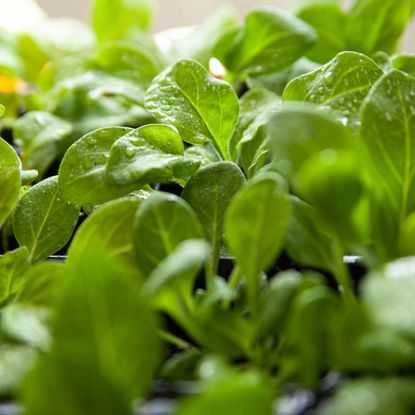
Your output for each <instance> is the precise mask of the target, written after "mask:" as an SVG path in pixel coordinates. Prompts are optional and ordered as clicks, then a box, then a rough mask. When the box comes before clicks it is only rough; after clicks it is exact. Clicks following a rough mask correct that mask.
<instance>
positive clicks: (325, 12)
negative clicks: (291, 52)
mask: <svg viewBox="0 0 415 415" xmlns="http://www.w3.org/2000/svg"><path fill="white" fill-rule="evenodd" d="M297 16H298V17H299V18H300V19H302V20H304V21H305V22H306V23H308V24H309V25H310V26H311V27H312V28H313V29H314V30H315V31H316V32H317V35H318V41H317V42H316V44H315V45H314V47H313V48H312V49H311V50H310V51H309V52H308V54H307V56H308V57H309V58H310V59H311V60H313V61H315V62H320V63H326V62H327V61H329V60H330V59H332V58H333V57H334V56H335V55H336V54H337V53H339V52H341V51H343V50H347V47H346V39H345V36H344V34H343V32H342V31H339V27H344V25H345V24H346V21H347V17H346V13H345V12H344V11H343V10H342V8H341V6H340V5H339V4H338V3H337V2H330V1H327V0H326V1H322V2H313V3H312V4H310V5H308V6H306V7H304V8H302V9H301V10H300V12H299V13H298V15H297Z"/></svg>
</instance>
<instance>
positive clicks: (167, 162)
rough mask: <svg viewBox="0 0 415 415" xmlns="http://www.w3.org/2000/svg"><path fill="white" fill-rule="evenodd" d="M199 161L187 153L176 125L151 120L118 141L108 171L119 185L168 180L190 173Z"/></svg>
mask: <svg viewBox="0 0 415 415" xmlns="http://www.w3.org/2000/svg"><path fill="white" fill-rule="evenodd" d="M199 165H200V163H199V161H195V160H194V159H192V158H190V157H185V156H184V148H183V141H182V139H181V137H180V135H179V134H178V133H177V131H176V130H175V129H174V128H172V127H170V126H168V125H161V124H150V125H146V126H144V127H141V128H138V129H137V130H133V131H131V132H129V133H128V134H126V135H124V136H123V137H121V138H119V139H118V140H117V141H115V143H114V145H113V146H112V147H111V152H110V156H109V159H108V162H107V165H106V175H107V179H108V180H109V181H110V182H112V183H114V184H116V185H124V186H125V185H129V184H132V183H139V184H148V183H169V182H174V181H176V180H177V179H186V178H188V177H190V176H191V175H192V174H193V173H194V172H195V171H196V170H197V169H198V168H199Z"/></svg>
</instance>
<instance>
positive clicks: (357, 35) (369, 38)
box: [345, 0, 413, 55]
mask: <svg viewBox="0 0 415 415" xmlns="http://www.w3.org/2000/svg"><path fill="white" fill-rule="evenodd" d="M412 11H413V2H412V0H402V1H400V2H399V3H396V2H395V1H394V0H356V2H355V3H354V4H353V7H352V9H351V10H350V12H349V16H348V22H347V25H346V27H345V32H346V36H347V42H348V47H349V48H350V49H351V50H358V51H360V52H363V53H366V54H368V55H370V54H373V53H374V52H377V51H379V50H381V51H384V52H387V53H394V52H395V51H396V48H397V44H398V41H399V39H400V37H401V36H402V34H403V32H404V30H405V28H406V25H407V23H408V21H409V19H410V18H411V16H412ZM368 22H370V23H369V24H368Z"/></svg>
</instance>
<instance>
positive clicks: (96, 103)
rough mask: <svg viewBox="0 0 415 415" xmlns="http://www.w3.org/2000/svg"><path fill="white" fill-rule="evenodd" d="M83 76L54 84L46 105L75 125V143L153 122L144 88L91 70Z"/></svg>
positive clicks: (74, 76)
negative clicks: (105, 131)
mask: <svg viewBox="0 0 415 415" xmlns="http://www.w3.org/2000/svg"><path fill="white" fill-rule="evenodd" d="M80 65H81V64H78V66H80ZM81 68H82V67H81ZM80 72H81V73H75V74H73V75H72V76H66V77H64V78H63V79H62V80H60V81H59V82H56V83H55V82H53V88H52V89H51V90H50V91H49V92H48V94H47V99H46V102H45V104H46V110H48V111H49V112H52V113H53V114H55V115H57V116H59V117H61V118H63V119H65V120H66V121H68V122H71V123H72V124H73V128H74V130H73V133H72V134H71V137H72V139H73V140H74V139H78V138H79V137H82V136H83V135H85V134H88V133H90V132H91V131H94V130H97V129H100V128H103V127H112V126H118V125H120V126H125V125H127V126H135V127H138V126H140V125H143V124H146V123H148V122H150V120H151V119H152V117H151V116H150V114H149V113H148V112H147V111H146V110H145V109H144V108H143V98H144V93H145V89H143V86H141V85H139V84H137V83H136V82H134V81H133V80H126V79H122V78H118V77H115V76H112V75H110V74H108V73H105V72H103V71H96V70H95V71H93V70H91V69H90V68H89V67H88V68H85V69H83V70H82V71H80Z"/></svg>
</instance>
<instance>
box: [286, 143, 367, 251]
mask: <svg viewBox="0 0 415 415" xmlns="http://www.w3.org/2000/svg"><path fill="white" fill-rule="evenodd" d="M359 168H360V163H359V159H358V158H357V157H356V155H355V154H354V153H349V152H335V151H333V150H326V151H323V152H322V153H320V154H317V155H316V156H314V157H311V158H310V160H308V161H307V162H306V163H304V165H303V166H302V168H301V169H300V171H299V172H298V173H297V175H296V178H295V180H294V187H295V189H296V190H297V192H298V193H299V194H300V195H301V196H302V197H304V199H305V200H306V201H307V202H309V203H310V204H311V205H312V206H314V207H315V208H316V211H317V213H318V216H319V218H320V221H321V222H322V223H323V224H324V225H325V227H326V229H328V230H329V231H330V232H331V233H332V234H333V235H336V236H338V237H339V238H340V240H341V241H342V243H344V244H348V243H350V244H359V243H364V242H366V238H367V236H368V233H369V228H370V225H369V223H370V221H369V219H370V216H369V213H368V200H367V198H366V196H367V191H366V186H365V183H364V181H363V177H362V174H361V170H359Z"/></svg>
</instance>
